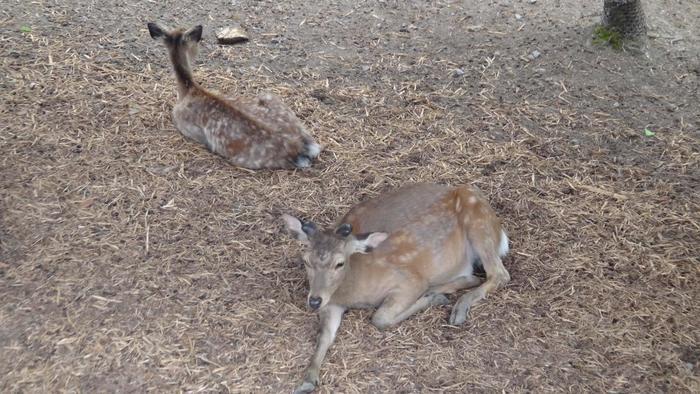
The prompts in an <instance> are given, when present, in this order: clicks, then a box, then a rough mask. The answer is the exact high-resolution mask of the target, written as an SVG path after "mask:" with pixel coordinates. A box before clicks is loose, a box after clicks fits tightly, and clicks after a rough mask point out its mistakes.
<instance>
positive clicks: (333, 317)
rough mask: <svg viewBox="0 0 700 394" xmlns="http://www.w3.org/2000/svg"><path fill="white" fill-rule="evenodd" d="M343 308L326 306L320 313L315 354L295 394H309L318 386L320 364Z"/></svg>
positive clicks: (334, 332) (333, 335) (335, 330)
mask: <svg viewBox="0 0 700 394" xmlns="http://www.w3.org/2000/svg"><path fill="white" fill-rule="evenodd" d="M343 312H345V308H343V307H341V306H338V305H327V306H326V307H325V308H323V309H322V310H321V311H320V312H319V315H320V318H321V319H320V320H321V333H320V334H319V335H318V342H317V343H316V352H315V353H314V356H313V358H312V359H311V364H310V365H309V367H308V368H307V369H306V375H305V376H304V381H303V382H302V383H301V384H300V385H299V387H297V388H296V390H294V393H295V394H302V393H310V392H312V391H314V389H315V388H316V386H318V375H319V370H320V369H321V363H322V362H323V359H324V358H325V357H326V352H328V348H329V347H330V346H331V344H332V343H333V341H334V340H335V334H336V333H337V332H338V327H340V320H341V318H342V317H343Z"/></svg>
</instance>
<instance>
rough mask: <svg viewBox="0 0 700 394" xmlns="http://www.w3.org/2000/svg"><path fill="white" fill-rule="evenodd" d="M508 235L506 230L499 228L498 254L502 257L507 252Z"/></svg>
mask: <svg viewBox="0 0 700 394" xmlns="http://www.w3.org/2000/svg"><path fill="white" fill-rule="evenodd" d="M508 250H509V248H508V236H507V235H506V232H505V231H503V230H501V242H499V244H498V255H499V256H501V257H503V256H505V255H507V254H508Z"/></svg>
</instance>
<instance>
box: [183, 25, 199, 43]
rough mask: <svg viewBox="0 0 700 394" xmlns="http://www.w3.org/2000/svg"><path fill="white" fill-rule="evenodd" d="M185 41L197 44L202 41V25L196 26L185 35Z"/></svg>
mask: <svg viewBox="0 0 700 394" xmlns="http://www.w3.org/2000/svg"><path fill="white" fill-rule="evenodd" d="M185 39H186V40H188V41H192V42H199V40H201V39H202V25H197V26H195V27H193V28H191V29H190V30H188V31H187V33H185Z"/></svg>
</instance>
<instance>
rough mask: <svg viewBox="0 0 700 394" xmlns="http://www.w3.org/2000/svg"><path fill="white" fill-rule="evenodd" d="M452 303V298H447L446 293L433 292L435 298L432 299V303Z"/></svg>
mask: <svg viewBox="0 0 700 394" xmlns="http://www.w3.org/2000/svg"><path fill="white" fill-rule="evenodd" d="M449 303H450V300H448V299H447V297H446V296H445V295H444V294H440V293H438V294H433V299H432V300H431V301H430V304H431V305H447V304H449Z"/></svg>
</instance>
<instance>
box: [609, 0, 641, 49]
mask: <svg viewBox="0 0 700 394" xmlns="http://www.w3.org/2000/svg"><path fill="white" fill-rule="evenodd" d="M603 26H605V27H607V28H608V29H610V30H614V31H616V32H618V33H620V35H621V36H622V38H623V39H625V40H639V39H641V40H644V39H645V38H646V33H647V25H646V21H645V18H644V10H643V9H642V2H641V0H604V1H603Z"/></svg>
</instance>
